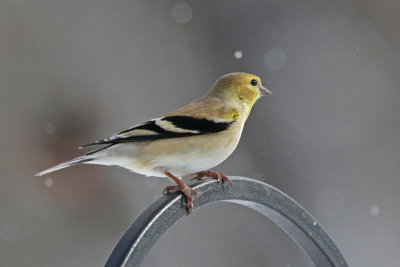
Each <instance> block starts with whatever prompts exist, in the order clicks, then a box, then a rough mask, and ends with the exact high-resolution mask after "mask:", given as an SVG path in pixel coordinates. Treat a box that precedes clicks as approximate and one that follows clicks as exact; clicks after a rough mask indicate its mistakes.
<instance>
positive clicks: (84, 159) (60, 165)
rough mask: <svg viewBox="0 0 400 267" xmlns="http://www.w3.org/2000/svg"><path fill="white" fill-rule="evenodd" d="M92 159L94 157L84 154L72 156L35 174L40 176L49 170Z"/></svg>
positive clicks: (52, 170)
mask: <svg viewBox="0 0 400 267" xmlns="http://www.w3.org/2000/svg"><path fill="white" fill-rule="evenodd" d="M94 159H95V158H94V157H90V156H87V155H84V156H81V157H78V158H74V159H71V160H69V161H66V162H63V163H60V164H58V165H56V166H54V167H51V168H48V169H47V170H44V171H41V172H39V173H37V174H35V176H42V175H44V174H47V173H50V172H54V171H57V170H60V169H64V168H67V167H69V166H73V165H77V164H81V163H86V162H90V161H92V160H94Z"/></svg>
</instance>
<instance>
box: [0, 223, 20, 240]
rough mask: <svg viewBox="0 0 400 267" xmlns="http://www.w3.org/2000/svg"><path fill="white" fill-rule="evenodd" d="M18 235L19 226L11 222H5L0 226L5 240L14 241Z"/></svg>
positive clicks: (0, 232) (1, 236)
mask: <svg viewBox="0 0 400 267" xmlns="http://www.w3.org/2000/svg"><path fill="white" fill-rule="evenodd" d="M17 236H18V227H17V226H16V225H15V224H13V223H10V222H4V223H3V224H2V225H1V226H0V238H1V239H2V240H4V241H8V242H11V241H14V240H15V239H17Z"/></svg>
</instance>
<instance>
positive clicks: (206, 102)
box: [36, 72, 271, 215]
mask: <svg viewBox="0 0 400 267" xmlns="http://www.w3.org/2000/svg"><path fill="white" fill-rule="evenodd" d="M266 94H271V92H270V91H269V90H267V89H266V88H265V87H263V86H262V85H261V80H260V78H259V77H257V76H255V75H252V74H248V73H241V72H236V73H230V74H226V75H224V76H222V77H220V78H219V79H218V80H217V81H216V82H215V84H214V85H213V87H212V88H211V90H210V91H209V92H208V93H207V94H206V95H205V96H203V97H202V98H200V99H198V100H195V101H193V102H191V103H189V104H187V105H186V106H183V107H181V108H179V109H177V110H175V111H173V112H171V113H169V114H167V115H165V116H164V117H160V118H156V119H153V120H150V121H147V122H145V123H143V124H139V125H136V126H134V127H132V128H129V129H127V130H125V131H122V132H120V133H118V134H115V135H113V136H111V137H109V138H107V139H103V140H99V141H96V142H94V143H91V144H88V145H84V146H82V147H88V146H96V145H104V146H103V147H102V148H99V149H97V150H95V151H92V152H89V153H87V154H85V155H83V156H81V157H78V158H75V159H72V160H70V161H66V162H64V163H61V164H59V165H56V166H54V167H52V168H49V169H47V170H44V171H42V172H39V173H38V174H36V176H41V175H44V174H47V173H49V172H53V171H56V170H59V169H62V168H65V167H69V166H72V165H77V164H81V163H84V164H100V165H108V166H111V165H116V166H121V167H124V168H126V169H129V170H131V171H133V172H136V173H139V174H143V175H146V176H156V177H169V178H170V179H172V180H173V181H175V182H176V184H177V185H176V186H168V187H166V188H165V189H164V191H163V193H168V192H169V191H171V190H177V191H181V192H182V193H183V194H184V195H185V196H186V199H187V207H188V215H189V214H190V212H191V211H192V208H193V198H192V196H191V195H190V193H194V194H195V195H196V198H198V195H199V193H198V192H197V191H196V190H193V189H192V188H190V187H188V186H187V185H186V184H185V183H184V182H183V181H181V178H182V177H183V176H188V175H196V177H194V178H193V179H201V178H202V177H205V176H206V177H211V178H214V179H217V180H218V182H225V181H226V182H228V183H229V184H230V185H231V183H230V181H229V179H228V178H227V177H226V175H225V174H223V173H220V172H213V171H208V169H210V168H212V167H215V166H217V165H218V164H220V163H221V162H223V161H224V160H225V159H226V158H228V156H229V155H230V154H231V153H232V152H233V151H234V150H235V148H236V146H237V145H238V143H239V139H240V136H241V134H242V130H243V126H244V123H245V121H246V119H247V117H248V116H249V114H250V110H251V108H252V106H253V104H254V103H255V102H256V101H257V99H259V98H260V97H261V96H264V95H266ZM178 177H179V178H178ZM193 179H192V180H193Z"/></svg>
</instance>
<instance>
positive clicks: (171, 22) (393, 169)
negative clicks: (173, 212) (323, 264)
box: [0, 0, 400, 267]
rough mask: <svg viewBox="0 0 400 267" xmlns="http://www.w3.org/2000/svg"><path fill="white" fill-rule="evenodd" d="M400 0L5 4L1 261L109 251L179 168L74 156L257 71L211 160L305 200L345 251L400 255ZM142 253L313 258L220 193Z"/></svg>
mask: <svg viewBox="0 0 400 267" xmlns="http://www.w3.org/2000/svg"><path fill="white" fill-rule="evenodd" d="M399 10H400V2H399V1H396V0H382V1H373V0H352V1H345V0H338V1H326V0H313V1H311V0H309V1H297V0H283V1H282V0H279V1H278V0H269V1H261V0H259V1H239V0H235V1H232V0H230V1H228V0H221V1H145V0H141V1H136V0H116V1H104V0H100V1H94V0H68V1H67V0H59V1H50V0H37V1H27V0H1V2H0V94H1V97H0V123H1V131H0V145H1V151H2V153H1V154H0V175H1V179H0V266H102V265H104V263H105V261H106V259H107V258H108V255H109V253H110V252H111V251H112V249H113V247H114V246H115V245H116V243H117V241H118V240H119V238H120V237H121V235H122V234H123V233H124V231H125V230H126V229H127V227H128V226H129V225H130V223H131V222H132V221H133V220H134V219H135V218H136V217H137V216H138V215H139V214H140V212H141V211H143V210H144V209H145V208H146V207H147V206H148V205H149V204H150V203H151V202H153V201H154V200H155V199H157V198H158V197H160V195H161V191H162V189H163V188H164V187H165V186H166V185H170V184H172V183H171V182H170V181H169V180H167V179H160V178H145V177H143V176H141V175H137V174H134V173H130V172H128V171H126V170H124V169H121V168H116V167H103V166H90V165H88V166H77V167H74V168H69V169H65V170H63V171H60V172H56V173H51V174H50V175H47V176H44V177H34V176H33V175H34V174H35V173H37V172H38V171H41V170H43V169H45V168H47V167H50V166H52V165H54V164H56V163H59V162H61V161H65V160H68V159H71V158H73V157H75V156H78V155H80V154H81V153H82V151H79V150H77V147H78V146H80V145H82V144H86V143H89V142H91V141H93V140H97V139H100V138H105V137H108V136H110V135H112V134H114V133H115V132H118V131H119V130H124V129H126V128H127V127H130V126H132V125H134V124H137V123H141V122H144V121H146V120H148V119H150V118H153V117H157V116H159V115H161V114H163V113H165V112H169V111H171V110H173V109H175V108H177V107H179V106H181V105H183V104H186V103H188V102H189V101H191V100H192V99H194V98H197V97H200V96H202V95H203V94H204V93H205V92H206V91H207V90H208V89H209V88H210V87H211V85H212V84H213V83H214V81H215V80H216V79H217V78H218V77H219V76H221V75H223V74H226V73H229V72H234V71H244V72H250V73H254V74H257V75H259V76H260V77H261V78H262V79H263V84H264V85H265V86H266V87H267V88H269V89H270V90H271V91H273V93H274V94H273V95H272V96H269V97H266V98H263V99H262V100H261V101H259V102H258V103H257V104H256V106H255V107H254V109H253V110H252V114H251V116H250V117H249V120H248V122H247V124H246V127H245V130H244V134H243V136H242V140H241V143H240V144H239V146H238V148H237V150H236V151H235V153H234V154H233V155H232V156H231V157H230V158H229V159H228V160H227V161H226V162H224V163H223V164H222V165H220V166H218V167H217V168H216V169H218V170H221V171H224V172H226V173H227V174H230V175H241V176H247V177H253V178H256V179H259V180H261V181H264V182H266V183H269V184H271V185H273V186H275V187H277V188H279V189H281V190H282V191H284V192H285V193H287V194H288V195H290V196H292V197H293V198H294V199H296V200H297V201H298V202H299V203H300V204H301V205H303V206H304V207H305V208H306V209H307V210H308V211H310V212H311V214H313V216H314V217H315V218H316V219H317V220H318V221H319V223H320V224H321V225H322V227H323V228H324V229H325V230H326V231H327V232H328V234H329V235H330V236H331V238H332V239H333V240H334V241H335V242H336V244H337V246H338V247H339V249H340V250H341V251H342V253H343V255H344V257H345V258H346V259H347V261H348V263H349V264H350V266H398V265H399V263H400V253H399V251H400V228H399V222H400V208H399V204H400V194H399V190H400V177H399V176H400V168H399V165H400V135H399V131H400V105H399V103H400V89H399V88H400V75H399V70H400V14H399ZM143 266H284V267H289V266H291V267H294V266H313V265H312V262H311V261H310V260H309V259H308V258H307V256H306V255H305V254H304V253H303V252H302V251H301V250H300V248H298V247H297V245H296V244H295V243H294V242H293V241H292V240H291V239H290V238H289V237H288V236H287V235H286V234H285V233H284V232H283V231H281V230H280V229H279V228H278V227H277V226H275V225H274V224H273V223H272V222H270V221H269V220H267V219H265V218H264V217H262V216H261V215H259V214H257V213H256V212H254V211H252V210H249V209H247V208H244V207H240V206H236V205H234V204H229V203H219V204H215V205H211V206H208V207H206V208H203V209H201V210H198V211H196V212H194V213H193V214H192V215H191V216H189V217H185V218H183V219H181V220H180V221H179V222H178V223H177V224H176V225H174V226H173V227H172V228H171V229H170V230H169V231H168V232H167V233H166V234H165V235H164V236H163V237H162V238H161V239H160V240H159V242H158V243H157V244H156V245H155V246H154V247H153V249H152V250H151V251H150V253H149V254H148V256H147V258H146V259H145V261H144V262H143Z"/></svg>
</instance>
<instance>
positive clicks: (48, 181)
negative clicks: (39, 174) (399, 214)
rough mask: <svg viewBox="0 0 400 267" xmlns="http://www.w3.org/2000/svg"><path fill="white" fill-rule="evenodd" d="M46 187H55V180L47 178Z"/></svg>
mask: <svg viewBox="0 0 400 267" xmlns="http://www.w3.org/2000/svg"><path fill="white" fill-rule="evenodd" d="M44 185H45V186H47V187H51V186H52V185H53V179H51V178H46V179H45V180H44Z"/></svg>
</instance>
